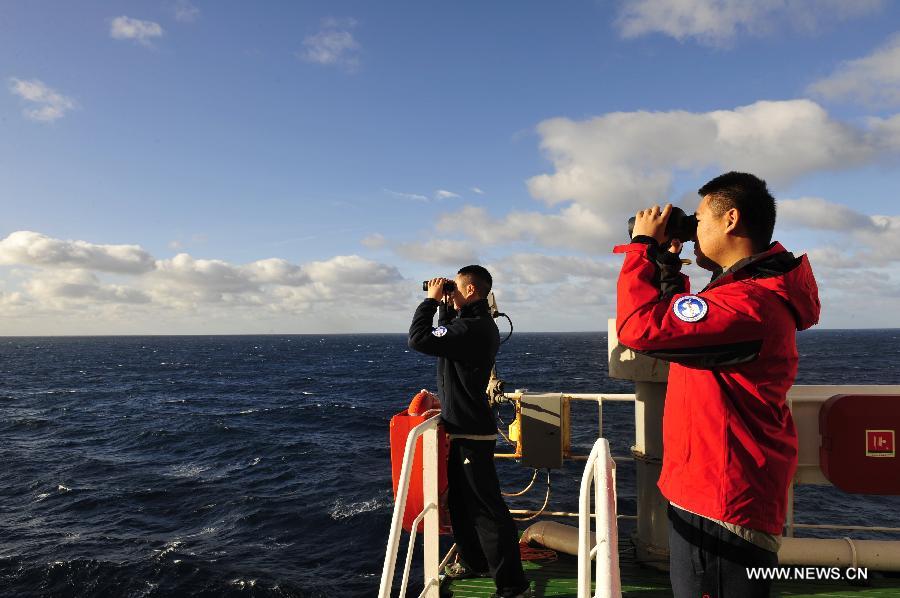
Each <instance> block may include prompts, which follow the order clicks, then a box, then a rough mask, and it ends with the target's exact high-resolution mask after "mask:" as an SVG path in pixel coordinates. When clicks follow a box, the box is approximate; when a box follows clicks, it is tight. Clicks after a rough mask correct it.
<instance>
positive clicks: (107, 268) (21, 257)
mask: <svg viewBox="0 0 900 598" xmlns="http://www.w3.org/2000/svg"><path fill="white" fill-rule="evenodd" d="M0 264H8V265H11V264H21V265H26V266H39V267H44V268H83V269H90V270H97V271H100V272H118V273H132V274H136V273H141V272H148V271H150V270H152V269H153V267H154V264H153V257H152V256H151V255H150V254H149V253H147V252H146V251H144V250H143V249H141V247H139V246H138V245H96V244H93V243H88V242H86V241H63V240H61V239H54V238H51V237H48V236H47V235H43V234H41V233H36V232H32V231H17V232H14V233H11V234H10V235H9V236H8V237H6V238H5V239H3V240H0Z"/></svg>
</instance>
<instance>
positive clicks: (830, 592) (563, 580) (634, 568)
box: [441, 542, 900, 598]
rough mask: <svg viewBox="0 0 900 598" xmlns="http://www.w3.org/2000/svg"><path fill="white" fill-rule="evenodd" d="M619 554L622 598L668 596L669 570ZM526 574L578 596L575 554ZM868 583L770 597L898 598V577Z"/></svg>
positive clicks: (786, 588)
mask: <svg viewBox="0 0 900 598" xmlns="http://www.w3.org/2000/svg"><path fill="white" fill-rule="evenodd" d="M622 544H623V545H625V546H622V548H623V550H622V552H621V554H620V555H619V559H620V570H621V579H622V596H623V597H625V598H657V597H659V598H662V597H671V596H672V590H671V588H670V586H669V575H668V573H665V572H662V571H657V570H656V569H653V568H650V567H644V566H642V565H639V564H638V563H637V562H635V560H634V551H633V550H632V549H631V543H630V542H622ZM523 564H524V567H525V574H526V575H527V576H528V579H529V581H530V582H531V587H532V588H533V589H534V592H535V596H548V597H549V596H553V597H559V598H563V597H565V598H575V597H576V596H577V583H576V572H577V562H576V560H575V557H573V556H569V555H565V554H561V555H559V557H558V559H557V560H556V561H553V562H543V563H542V562H525V563H523ZM869 577H870V579H869V581H868V585H848V584H847V583H846V582H844V583H838V582H821V581H802V582H791V583H787V582H776V584H775V588H774V590H773V592H772V596H783V597H788V596H792V597H793V596H815V597H817V598H838V597H850V598H900V577H884V576H883V575H881V574H879V573H877V572H875V571H869ZM494 591H495V588H494V582H493V581H492V580H491V579H463V580H457V581H455V582H452V583H445V584H444V586H443V587H442V592H441V595H442V596H451V595H452V596H453V598H486V597H487V596H490V595H491V594H492V593H493V592H494ZM451 592H452V593H451Z"/></svg>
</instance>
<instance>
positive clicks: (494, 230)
mask: <svg viewBox="0 0 900 598" xmlns="http://www.w3.org/2000/svg"><path fill="white" fill-rule="evenodd" d="M619 220H620V221H619V222H613V221H612V220H610V219H604V218H602V217H600V216H598V215H597V214H596V213H595V212H593V211H592V210H590V209H587V208H585V207H583V206H581V205H580V204H573V205H570V206H568V207H566V208H564V209H562V210H561V211H560V212H559V213H558V214H543V213H540V212H510V213H509V214H507V215H505V216H503V217H502V218H494V217H492V216H490V215H489V214H488V212H487V210H485V209H484V208H480V207H476V206H471V205H469V206H465V207H463V209H462V210H459V211H458V212H451V213H447V214H443V215H442V216H441V217H440V219H438V222H437V224H436V227H435V228H436V229H437V230H438V231H440V232H443V233H452V234H466V235H467V236H469V237H470V238H472V239H474V240H476V241H477V242H478V243H479V244H481V245H485V246H488V245H497V244H504V243H513V242H518V241H525V242H529V243H536V244H538V245H540V246H541V247H553V248H569V249H577V250H579V251H584V252H586V253H593V254H601V253H609V251H610V248H611V244H612V243H614V242H616V241H622V240H623V238H624V236H625V235H626V233H627V229H626V226H625V223H626V219H624V218H622V219H619ZM615 225H618V226H615ZM620 229H621V230H620Z"/></svg>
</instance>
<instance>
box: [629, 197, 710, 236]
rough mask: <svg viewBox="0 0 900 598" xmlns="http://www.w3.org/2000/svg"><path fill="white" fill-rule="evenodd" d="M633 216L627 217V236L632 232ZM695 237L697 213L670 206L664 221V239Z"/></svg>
mask: <svg viewBox="0 0 900 598" xmlns="http://www.w3.org/2000/svg"><path fill="white" fill-rule="evenodd" d="M634 221H635V217H634V216H632V217H631V218H629V219H628V238H629V239H630V238H631V236H632V235H633V234H634ZM696 237H697V215H696V214H690V215H688V214H685V212H684V210H682V209H681V208H676V207H675V206H672V211H671V212H670V213H669V220H668V221H667V222H666V239H667V241H671V240H672V239H678V240H679V241H693V240H694V239H696Z"/></svg>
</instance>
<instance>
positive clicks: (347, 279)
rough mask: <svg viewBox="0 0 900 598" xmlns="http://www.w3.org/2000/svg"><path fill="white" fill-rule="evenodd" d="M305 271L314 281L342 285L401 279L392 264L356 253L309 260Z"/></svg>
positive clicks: (388, 282) (387, 281)
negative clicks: (318, 260)
mask: <svg viewBox="0 0 900 598" xmlns="http://www.w3.org/2000/svg"><path fill="white" fill-rule="evenodd" d="M305 269H306V272H307V273H308V274H309V276H310V278H312V279H313V280H315V281H316V282H323V283H330V284H342V285H373V284H394V283H397V282H399V281H401V280H403V276H402V275H401V274H400V271H399V270H397V268H395V267H394V266H389V265H387V264H380V263H378V262H373V261H372V260H368V259H365V258H362V257H360V256H358V255H339V256H335V257H333V258H331V259H329V260H325V261H321V262H311V263H309V264H307V266H306V268H305Z"/></svg>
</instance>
